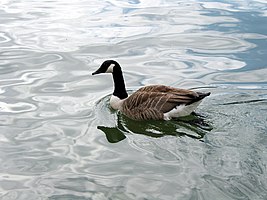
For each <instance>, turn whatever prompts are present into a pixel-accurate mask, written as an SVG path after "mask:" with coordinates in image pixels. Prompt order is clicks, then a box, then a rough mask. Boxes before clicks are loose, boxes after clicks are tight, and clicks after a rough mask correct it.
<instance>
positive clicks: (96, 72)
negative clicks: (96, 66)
mask: <svg viewBox="0 0 267 200" xmlns="http://www.w3.org/2000/svg"><path fill="white" fill-rule="evenodd" d="M100 73H101V72H100V70H96V71H95V72H93V73H92V75H96V74H100Z"/></svg>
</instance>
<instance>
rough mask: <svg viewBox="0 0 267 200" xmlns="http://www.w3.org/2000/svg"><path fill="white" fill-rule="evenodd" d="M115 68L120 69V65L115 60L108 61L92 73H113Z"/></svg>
mask: <svg viewBox="0 0 267 200" xmlns="http://www.w3.org/2000/svg"><path fill="white" fill-rule="evenodd" d="M115 68H120V65H119V63H117V62H116V61H115V60H106V61H104V62H103V63H102V65H101V66H100V67H99V69H98V70H96V71H95V72H93V73H92V75H95V74H102V73H113V72H114V69H115Z"/></svg>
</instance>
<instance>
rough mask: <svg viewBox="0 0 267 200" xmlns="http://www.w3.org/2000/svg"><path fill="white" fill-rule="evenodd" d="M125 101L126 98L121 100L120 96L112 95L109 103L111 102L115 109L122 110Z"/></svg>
mask: <svg viewBox="0 0 267 200" xmlns="http://www.w3.org/2000/svg"><path fill="white" fill-rule="evenodd" d="M123 101H124V99H123V100H121V99H120V98H119V97H116V96H114V95H112V96H111V97H110V100H109V103H110V106H111V107H112V108H113V109H115V110H121V107H122V103H123Z"/></svg>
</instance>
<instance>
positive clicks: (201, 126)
mask: <svg viewBox="0 0 267 200" xmlns="http://www.w3.org/2000/svg"><path fill="white" fill-rule="evenodd" d="M97 128H98V129H99V130H101V131H103V132H104V133H105V135H106V138H107V140H108V142H110V143H117V142H120V141H122V140H124V139H125V138H126V136H127V134H142V135H146V136H150V137H155V138H159V137H163V136H167V135H172V136H187V137H190V138H194V139H199V140H201V139H202V138H203V137H204V135H205V134H206V133H207V132H209V131H211V130H212V126H211V125H210V124H209V123H207V122H206V121H205V117H204V116H201V115H199V114H196V113H192V114H191V115H189V116H187V117H183V118H179V119H177V120H171V121H156V120H151V121H135V120H132V119H130V118H128V117H126V116H124V115H122V114H121V113H118V117H117V125H116V126H115V127H105V126H98V127H97Z"/></svg>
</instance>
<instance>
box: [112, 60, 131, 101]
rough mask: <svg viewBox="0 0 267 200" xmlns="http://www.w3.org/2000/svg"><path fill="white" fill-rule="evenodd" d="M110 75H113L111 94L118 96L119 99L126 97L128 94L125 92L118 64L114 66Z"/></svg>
mask: <svg viewBox="0 0 267 200" xmlns="http://www.w3.org/2000/svg"><path fill="white" fill-rule="evenodd" d="M112 75H113V81H114V92H113V95H114V96H117V97H119V98H120V99H125V98H127V97H128V94H127V92H126V88H125V83H124V79H123V75H122V71H121V67H120V66H119V65H118V64H116V65H115V66H114V68H113V73H112Z"/></svg>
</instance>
